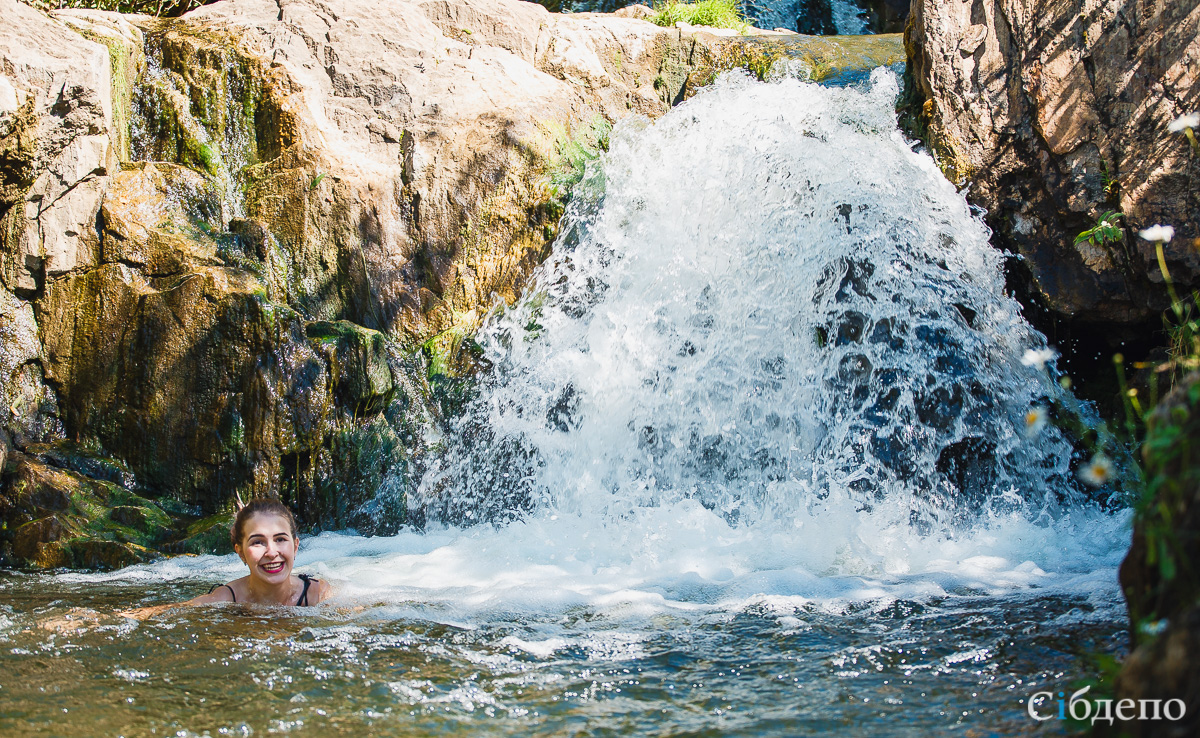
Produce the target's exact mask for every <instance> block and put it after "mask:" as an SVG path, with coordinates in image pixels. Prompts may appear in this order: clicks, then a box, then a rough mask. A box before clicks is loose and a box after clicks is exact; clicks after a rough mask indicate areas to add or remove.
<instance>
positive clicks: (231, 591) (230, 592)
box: [208, 584, 237, 602]
mask: <svg viewBox="0 0 1200 738" xmlns="http://www.w3.org/2000/svg"><path fill="white" fill-rule="evenodd" d="M217 587H224V588H225V589H227V590H229V596H230V597H232V598H233V601H234V602H237V593H235V592H234V591H233V587H230V586H229V585H228V584H214V585H213V587H212V589H210V590H208V593H209V594H212V593H213V592H216V591H217Z"/></svg>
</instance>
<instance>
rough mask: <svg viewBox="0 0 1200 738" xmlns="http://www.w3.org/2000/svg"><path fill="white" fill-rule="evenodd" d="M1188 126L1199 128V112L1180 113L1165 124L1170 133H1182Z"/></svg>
mask: <svg viewBox="0 0 1200 738" xmlns="http://www.w3.org/2000/svg"><path fill="white" fill-rule="evenodd" d="M1189 128H1200V112H1197V113H1188V114H1187V115H1181V116H1179V117H1178V118H1176V119H1175V120H1173V121H1171V124H1170V125H1168V126H1167V130H1168V131H1170V132H1171V133H1183V132H1184V131H1186V130H1187V129H1189Z"/></svg>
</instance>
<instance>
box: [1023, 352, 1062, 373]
mask: <svg viewBox="0 0 1200 738" xmlns="http://www.w3.org/2000/svg"><path fill="white" fill-rule="evenodd" d="M1057 358H1058V352H1057V351H1055V350H1054V349H1052V348H1042V349H1029V350H1028V351H1026V352H1025V355H1024V356H1022V357H1021V363H1022V364H1024V365H1025V366H1031V367H1033V368H1035V369H1041V368H1042V367H1044V366H1046V364H1048V363H1050V362H1051V361H1054V360H1055V359H1057Z"/></svg>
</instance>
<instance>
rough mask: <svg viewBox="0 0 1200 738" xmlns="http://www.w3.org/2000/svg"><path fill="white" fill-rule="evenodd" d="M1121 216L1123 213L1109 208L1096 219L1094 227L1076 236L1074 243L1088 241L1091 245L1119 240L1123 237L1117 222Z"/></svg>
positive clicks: (1101, 244) (1100, 244)
mask: <svg viewBox="0 0 1200 738" xmlns="http://www.w3.org/2000/svg"><path fill="white" fill-rule="evenodd" d="M1123 217H1124V215H1123V214H1121V213H1118V212H1116V211H1113V210H1109V211H1108V212H1106V213H1104V214H1103V215H1101V216H1100V217H1099V218H1097V219H1096V225H1095V226H1094V227H1092V228H1089V229H1088V230H1086V231H1084V232H1083V233H1080V234H1079V235H1078V236H1076V237H1075V244H1076V245H1079V244H1081V243H1090V244H1092V245H1093V246H1103V245H1105V244H1109V243H1116V242H1117V241H1120V240H1121V239H1122V238H1124V237H1125V232H1124V231H1122V230H1121V226H1120V225H1118V224H1117V221H1118V220H1120V219H1121V218H1123Z"/></svg>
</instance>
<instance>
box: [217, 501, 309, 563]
mask: <svg viewBox="0 0 1200 738" xmlns="http://www.w3.org/2000/svg"><path fill="white" fill-rule="evenodd" d="M229 535H230V538H231V539H232V541H233V550H234V551H236V552H237V554H238V556H240V557H241V559H242V561H244V562H246V566H248V567H250V576H251V577H252V578H257V579H261V580H264V581H265V582H267V583H270V584H278V583H280V582H283V581H286V580H287V578H288V577H290V576H291V574H292V563H293V562H294V561H295V558H296V551H297V549H298V548H299V539H298V537H297V534H296V519H295V518H294V517H292V513H291V511H290V510H288V509H287V507H285V506H284V505H283V503H281V502H279V500H268V499H258V500H252V501H251V502H250V504H248V505H246V506H245V507H243V508H242V509H241V510H239V511H238V513H237V516H236V517H235V518H234V520H233V528H232V529H230V532H229Z"/></svg>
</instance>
